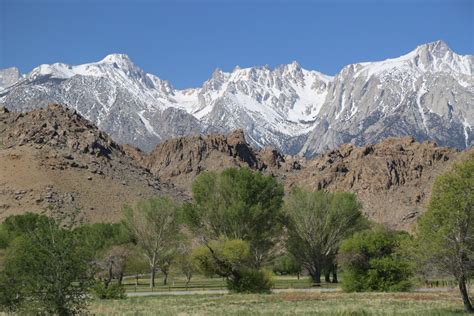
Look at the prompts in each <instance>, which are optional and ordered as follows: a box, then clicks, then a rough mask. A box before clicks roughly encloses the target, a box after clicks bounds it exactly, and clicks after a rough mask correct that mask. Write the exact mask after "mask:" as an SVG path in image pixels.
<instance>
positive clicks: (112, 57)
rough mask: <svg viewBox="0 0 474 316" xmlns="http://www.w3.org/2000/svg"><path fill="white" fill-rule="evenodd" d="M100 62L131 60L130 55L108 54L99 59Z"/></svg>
mask: <svg viewBox="0 0 474 316" xmlns="http://www.w3.org/2000/svg"><path fill="white" fill-rule="evenodd" d="M100 62H101V63H123V62H127V63H128V62H132V60H131V59H130V57H129V56H128V55H127V54H109V55H107V56H105V58H104V59H102V60H101V61H100Z"/></svg>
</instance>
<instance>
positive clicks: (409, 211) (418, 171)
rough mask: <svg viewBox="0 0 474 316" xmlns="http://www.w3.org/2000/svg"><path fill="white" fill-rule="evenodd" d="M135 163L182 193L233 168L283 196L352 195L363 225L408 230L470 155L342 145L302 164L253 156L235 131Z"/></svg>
mask: <svg viewBox="0 0 474 316" xmlns="http://www.w3.org/2000/svg"><path fill="white" fill-rule="evenodd" d="M140 157H141V158H140V159H141V161H142V163H143V164H144V166H146V168H149V169H150V170H151V172H152V173H154V174H156V175H158V176H159V177H160V178H163V179H167V180H168V181H170V182H173V183H175V184H176V185H177V186H180V187H182V188H183V189H184V190H186V191H188V192H190V191H191V183H192V181H193V179H194V178H195V177H196V176H197V175H198V174H199V173H200V172H202V171H204V170H210V171H220V170H223V169H225V168H227V167H234V166H235V167H243V166H245V167H249V168H251V169H254V170H260V171H263V172H266V173H271V174H273V175H274V176H276V177H277V178H279V179H280V180H281V181H282V182H283V183H284V184H285V186H286V188H287V191H288V190H289V189H290V188H291V187H293V186H300V187H304V188H307V189H311V190H317V189H324V190H328V191H350V192H354V193H356V194H357V196H358V198H359V200H360V201H361V202H362V204H363V210H364V213H365V214H367V215H368V217H369V218H371V219H373V220H375V221H377V222H379V223H383V224H386V225H388V226H390V227H392V228H401V229H409V228H410V226H411V224H412V223H413V222H414V221H415V220H416V218H418V216H419V215H420V214H421V213H422V212H423V210H424V207H425V204H426V202H427V201H428V199H429V196H430V191H431V187H432V184H433V181H434V179H435V178H436V176H437V175H439V174H440V173H442V172H444V171H446V170H448V168H449V167H450V166H451V165H452V163H453V162H456V161H462V160H465V159H469V158H472V157H474V150H473V149H470V150H468V151H464V152H460V151H458V150H456V149H451V148H447V147H438V146H437V145H436V144H435V143H432V142H423V143H419V142H416V141H415V140H414V139H413V138H412V137H405V138H388V139H386V140H384V141H382V142H380V143H378V144H375V145H368V146H364V147H356V146H353V145H343V146H341V147H339V148H338V149H336V150H333V151H331V152H328V153H326V154H324V155H321V156H317V157H315V158H313V159H310V160H304V159H302V158H298V157H292V156H283V155H281V154H279V153H278V152H277V151H275V150H272V149H269V148H266V149H262V150H254V149H252V148H251V147H250V146H249V145H248V144H247V143H246V141H245V138H244V135H243V132H242V131H241V130H238V131H235V132H234V133H231V134H229V135H228V136H224V135H218V134H215V135H210V136H193V137H181V138H178V139H172V140H169V141H166V142H164V143H163V144H160V145H158V146H157V147H156V149H155V150H154V151H153V152H152V153H151V154H150V155H145V154H143V153H142V154H141V156H140Z"/></svg>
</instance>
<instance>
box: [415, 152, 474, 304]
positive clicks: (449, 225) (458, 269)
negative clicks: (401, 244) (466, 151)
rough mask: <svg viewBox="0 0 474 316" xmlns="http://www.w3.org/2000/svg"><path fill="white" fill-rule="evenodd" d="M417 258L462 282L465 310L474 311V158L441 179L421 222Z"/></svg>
mask: <svg viewBox="0 0 474 316" xmlns="http://www.w3.org/2000/svg"><path fill="white" fill-rule="evenodd" d="M415 246H416V247H415V249H414V250H415V251H413V256H414V257H415V259H417V260H418V262H419V265H418V266H423V267H427V266H429V267H431V268H432V271H431V272H435V273H448V274H450V275H452V276H453V277H454V278H455V279H456V280H457V282H458V286H459V290H460V292H461V296H462V299H463V302H464V306H465V309H466V310H467V311H469V312H472V311H474V310H473V307H472V304H471V300H470V298H469V296H468V291H467V287H466V282H467V281H468V279H469V278H470V277H472V275H473V273H474V159H470V160H468V161H466V162H464V163H462V164H457V165H454V167H453V169H452V171H449V172H447V173H445V174H443V175H441V176H439V177H438V178H437V179H436V181H435V183H434V185H433V190H432V193H431V199H430V202H429V204H428V210H427V212H426V213H425V214H423V215H422V216H421V217H420V219H419V220H418V227H417V231H416V239H415Z"/></svg>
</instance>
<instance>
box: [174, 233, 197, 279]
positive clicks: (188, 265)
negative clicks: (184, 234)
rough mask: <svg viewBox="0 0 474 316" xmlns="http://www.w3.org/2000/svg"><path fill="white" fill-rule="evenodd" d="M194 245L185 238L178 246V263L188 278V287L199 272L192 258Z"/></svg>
mask: <svg viewBox="0 0 474 316" xmlns="http://www.w3.org/2000/svg"><path fill="white" fill-rule="evenodd" d="M192 251H193V248H192V244H191V240H190V239H188V238H183V239H182V240H181V242H180V243H179V245H178V249H177V255H176V261H177V264H178V266H179V269H180V270H181V272H182V273H183V274H184V276H185V278H186V286H187V285H189V282H191V278H192V277H193V275H194V273H195V272H196V270H197V267H196V263H195V261H194V260H193V257H192Z"/></svg>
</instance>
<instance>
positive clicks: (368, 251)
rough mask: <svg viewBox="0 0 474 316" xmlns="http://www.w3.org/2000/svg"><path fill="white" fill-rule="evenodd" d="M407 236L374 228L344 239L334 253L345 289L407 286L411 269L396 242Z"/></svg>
mask: <svg viewBox="0 0 474 316" xmlns="http://www.w3.org/2000/svg"><path fill="white" fill-rule="evenodd" d="M407 238H409V236H408V234H407V233H404V232H396V231H388V230H385V229H381V228H377V229H374V230H368V231H364V232H360V233H356V234H355V235H354V236H353V237H351V238H349V239H347V240H345V241H344V242H343V243H342V245H341V249H340V254H339V256H338V261H339V264H340V265H341V267H342V269H343V271H344V273H343V276H344V278H343V282H342V288H343V290H344V291H346V292H367V291H384V292H393V291H405V290H407V289H408V288H409V287H410V282H409V278H410V277H411V275H412V271H411V268H410V265H409V263H408V262H407V260H406V259H404V258H403V257H402V256H400V255H399V254H398V253H397V251H398V246H399V244H400V242H401V241H403V240H406V239H407Z"/></svg>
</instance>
